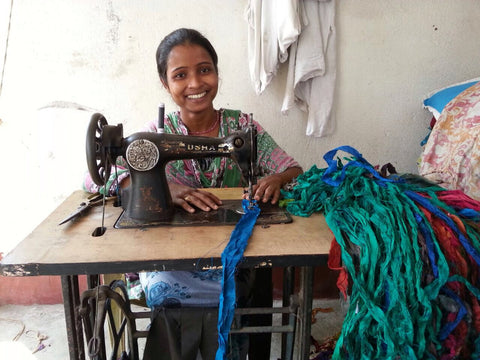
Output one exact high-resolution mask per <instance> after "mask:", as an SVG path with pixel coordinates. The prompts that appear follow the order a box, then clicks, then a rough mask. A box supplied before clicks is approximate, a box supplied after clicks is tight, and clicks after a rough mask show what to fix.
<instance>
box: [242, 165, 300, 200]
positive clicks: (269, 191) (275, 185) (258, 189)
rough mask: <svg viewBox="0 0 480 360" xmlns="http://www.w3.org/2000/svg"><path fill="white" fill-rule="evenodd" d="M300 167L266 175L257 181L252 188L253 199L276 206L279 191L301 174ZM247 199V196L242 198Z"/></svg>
mask: <svg viewBox="0 0 480 360" xmlns="http://www.w3.org/2000/svg"><path fill="white" fill-rule="evenodd" d="M302 172H303V171H302V168H301V167H291V168H288V169H287V170H285V171H284V172H282V173H279V174H272V175H268V176H266V177H264V178H262V179H260V180H258V181H257V184H256V185H254V186H253V194H252V195H253V198H254V199H255V200H257V201H261V202H264V203H266V202H268V201H269V200H270V202H271V203H272V204H276V203H277V201H278V200H279V199H280V195H281V193H280V190H281V188H282V186H283V185H284V184H286V183H287V182H289V181H291V180H292V179H293V178H295V177H297V176H298V175H300V174H301V173H302ZM243 197H244V198H245V199H247V198H248V194H245V195H244V196H243Z"/></svg>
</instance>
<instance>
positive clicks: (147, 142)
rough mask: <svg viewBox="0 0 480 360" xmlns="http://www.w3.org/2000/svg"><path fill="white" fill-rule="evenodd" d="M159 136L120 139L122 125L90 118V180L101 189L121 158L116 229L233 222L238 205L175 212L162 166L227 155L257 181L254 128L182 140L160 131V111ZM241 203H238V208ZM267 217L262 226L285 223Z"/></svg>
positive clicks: (143, 134)
mask: <svg viewBox="0 0 480 360" xmlns="http://www.w3.org/2000/svg"><path fill="white" fill-rule="evenodd" d="M159 119H160V120H159V132H158V133H153V132H137V133H134V134H132V135H130V136H128V137H126V138H124V137H123V126H122V124H118V125H115V126H113V125H108V123H107V120H106V119H105V117H104V116H103V115H102V114H99V113H96V114H94V115H92V117H91V120H90V124H89V127H88V130H87V141H86V151H87V164H88V169H89V172H90V175H91V177H92V180H93V181H94V182H95V183H96V184H97V185H99V186H103V185H104V184H105V182H106V180H107V179H109V177H110V174H111V171H112V169H115V168H114V167H112V165H114V164H115V162H116V159H117V157H118V156H122V157H124V159H125V160H126V163H127V166H128V169H129V172H130V178H131V183H130V186H129V187H128V188H126V189H124V190H123V191H122V196H121V206H122V207H123V208H124V212H123V213H122V215H121V216H120V218H119V219H118V220H117V222H116V224H115V227H116V228H125V227H138V226H155V225H165V224H174V225H189V224H211V223H212V222H214V223H215V222H216V223H222V224H225V223H235V222H236V221H238V219H239V217H240V216H241V204H240V201H236V202H235V203H234V204H233V203H232V204H229V202H228V201H227V202H226V203H227V205H225V202H224V206H222V209H220V210H219V211H211V212H196V213H195V214H189V213H187V212H186V211H183V210H182V209H175V207H174V205H173V203H172V198H171V195H170V190H169V187H168V183H167V178H166V175H165V165H166V163H167V162H169V161H172V160H179V159H198V158H205V157H230V158H232V159H233V160H234V161H235V162H236V164H237V165H238V166H239V168H240V170H241V172H242V175H243V177H244V179H245V180H246V181H247V182H248V184H249V191H250V193H251V191H252V186H253V185H254V184H255V183H256V160H257V139H256V135H257V129H256V127H255V125H254V124H253V123H252V122H251V123H250V124H249V125H248V127H246V128H245V129H242V130H238V131H236V132H234V133H232V134H231V135H229V136H226V137H223V138H212V137H202V136H184V135H175V134H166V133H164V132H163V111H161V114H160V115H159ZM239 204H240V205H239ZM265 215H267V216H268V217H269V218H271V219H270V220H268V221H267V223H278V222H290V221H291V220H289V217H288V214H286V213H285V212H284V211H281V215H279V214H277V213H276V214H274V215H273V217H272V215H268V212H267V214H265Z"/></svg>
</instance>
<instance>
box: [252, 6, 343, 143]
mask: <svg viewBox="0 0 480 360" xmlns="http://www.w3.org/2000/svg"><path fill="white" fill-rule="evenodd" d="M246 17H247V21H248V23H249V32H248V43H249V45H248V52H249V59H250V61H249V69H250V75H251V79H252V82H253V86H254V89H255V91H256V93H257V94H260V93H261V92H263V91H264V90H265V88H266V87H267V85H268V84H269V83H270V81H271V79H272V78H273V76H275V74H276V71H277V69H278V66H279V63H280V62H284V61H286V60H287V58H288V74H287V83H286V88H285V96H284V100H283V105H282V112H283V113H284V114H285V113H287V112H288V110H289V109H291V108H292V107H294V106H297V107H299V108H300V109H301V110H303V111H305V112H308V120H307V128H306V135H308V136H315V137H322V136H326V135H329V134H331V133H332V132H333V130H334V119H333V118H334V115H333V100H334V91H335V80H336V31H335V0H250V1H249V3H248V6H247V11H246ZM275 39H276V40H275ZM287 49H288V51H289V54H288V53H287Z"/></svg>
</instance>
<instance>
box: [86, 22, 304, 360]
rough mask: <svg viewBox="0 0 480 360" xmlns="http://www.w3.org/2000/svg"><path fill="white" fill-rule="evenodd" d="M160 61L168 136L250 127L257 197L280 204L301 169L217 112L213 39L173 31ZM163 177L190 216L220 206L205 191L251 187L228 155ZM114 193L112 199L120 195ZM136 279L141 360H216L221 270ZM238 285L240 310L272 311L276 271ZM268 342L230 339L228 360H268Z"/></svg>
mask: <svg viewBox="0 0 480 360" xmlns="http://www.w3.org/2000/svg"><path fill="white" fill-rule="evenodd" d="M156 60H157V69H158V74H159V76H160V80H161V82H162V84H163V86H164V87H165V89H166V90H167V91H168V92H169V94H170V95H171V97H172V99H173V101H174V102H175V103H176V105H177V106H178V108H179V110H177V111H174V112H171V113H169V114H168V115H167V116H165V117H164V122H163V126H164V129H163V131H164V132H165V133H167V134H179V135H185V136H192V135H202V136H206V137H225V136H228V135H230V134H232V133H233V132H235V131H237V130H239V129H243V128H246V127H247V126H249V124H250V121H252V123H253V124H254V125H255V127H256V129H257V164H256V166H257V168H258V169H259V172H260V174H261V178H259V179H258V181H257V184H256V185H255V186H254V188H253V194H252V196H253V197H254V198H255V199H256V200H257V201H261V202H271V203H273V204H275V203H277V202H278V200H279V197H280V189H281V188H282V187H283V186H284V185H286V184H287V183H289V182H290V181H292V180H293V178H295V177H296V176H297V175H299V174H300V173H301V172H302V169H301V167H300V166H299V164H298V163H297V162H296V161H295V160H294V159H293V158H292V157H291V156H289V155H288V154H287V153H286V152H285V151H283V150H282V149H281V148H280V147H279V146H278V145H277V144H276V142H275V141H274V140H273V138H272V137H271V136H270V135H269V134H268V133H267V132H266V131H265V130H264V129H263V128H262V126H260V124H259V123H257V122H256V121H253V119H252V118H251V116H250V115H247V114H245V113H243V112H241V111H239V110H230V109H223V108H219V109H215V108H214V106H213V101H214V99H215V97H216V95H217V91H218V68H217V62H218V59H217V54H216V52H215V49H214V48H213V46H212V45H211V43H210V41H209V40H208V39H206V38H205V37H204V36H203V35H202V34H200V33H199V32H198V31H196V30H193V29H183V28H182V29H178V30H175V31H173V32H172V33H170V34H169V35H167V36H166V37H165V38H164V39H163V40H162V41H161V43H160V45H159V46H158V49H157V52H156ZM146 130H147V131H151V132H158V131H159V129H158V123H156V122H151V123H150V124H148V125H147V129H146ZM121 170H122V171H126V169H121ZM165 172H166V175H167V180H168V183H169V184H168V185H169V188H170V193H171V196H172V201H173V203H174V204H175V205H176V206H177V207H180V208H183V209H184V210H185V211H188V212H190V213H193V212H195V211H198V210H201V211H211V210H212V209H213V210H214V209H218V208H219V206H221V205H222V202H221V200H220V199H219V198H218V197H217V196H216V195H215V194H213V193H212V192H209V191H208V190H207V188H222V187H245V186H246V185H247V183H246V182H245V179H243V178H242V173H241V171H240V169H239V168H238V166H237V165H236V164H235V163H234V160H233V159H231V158H226V157H212V158H204V159H199V160H197V159H183V160H176V161H170V162H168V163H167V165H166V167H165ZM114 173H115V172H113V171H112V174H114ZM124 174H125V175H127V176H128V173H122V174H121V175H120V177H122V176H123V175H124ZM107 184H113V185H115V184H116V182H115V181H109V182H107ZM120 186H121V187H122V188H123V187H126V186H128V177H127V178H125V179H122V181H120ZM86 188H87V189H88V190H89V191H97V190H98V188H96V187H95V186H92V183H91V182H87V183H86ZM109 191H110V192H112V193H113V192H115V191H116V189H115V188H111V189H109ZM192 241H195V239H193V240H192ZM180 251H181V250H180ZM139 278H140V282H141V285H142V288H143V289H144V292H145V297H146V301H147V305H148V306H149V307H151V308H152V310H153V316H152V317H153V321H152V326H151V328H150V331H149V334H148V338H147V343H146V346H145V353H144V357H143V358H144V360H148V359H156V360H162V359H165V360H167V359H177V358H178V359H183V360H195V359H196V356H197V353H200V354H201V356H202V358H203V359H213V358H215V353H216V351H217V348H218V335H217V318H218V307H219V298H220V292H221V278H222V270H210V271H161V272H149V273H140V274H139ZM236 286H237V293H236V295H237V298H236V300H237V304H236V305H237V306H238V307H251V306H258V307H267V306H271V303H272V275H271V269H261V270H260V269H259V270H250V269H242V270H239V271H237V274H236ZM247 321H250V323H248V324H250V325H257V326H261V325H269V323H271V317H270V318H268V316H267V319H262V321H263V322H262V323H256V324H253V323H252V322H251V320H250V319H249V318H248V317H246V316H245V317H242V322H243V323H244V324H247ZM179 325H180V326H179ZM269 337H270V334H255V335H250V336H249V335H246V334H233V335H232V337H231V340H230V344H229V351H230V353H229V354H228V359H245V358H246V356H247V352H248V357H249V359H250V360H255V359H268V358H269V357H270V356H269V352H270V349H269V346H270V339H269ZM250 349H253V350H250Z"/></svg>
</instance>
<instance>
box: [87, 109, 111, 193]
mask: <svg viewBox="0 0 480 360" xmlns="http://www.w3.org/2000/svg"><path fill="white" fill-rule="evenodd" d="M106 125H108V123H107V120H106V119H105V117H104V116H103V115H102V114H99V113H96V114H93V115H92V117H91V118H90V124H89V125H88V129H87V141H86V150H87V165H88V171H89V172H90V176H91V177H92V180H93V181H94V182H95V184H97V185H99V186H102V185H104V184H105V181H106V180H108V178H109V177H110V171H111V169H110V165H111V164H110V163H107V159H108V158H107V153H106V151H105V147H104V145H103V143H102V135H103V127H104V126H106Z"/></svg>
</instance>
